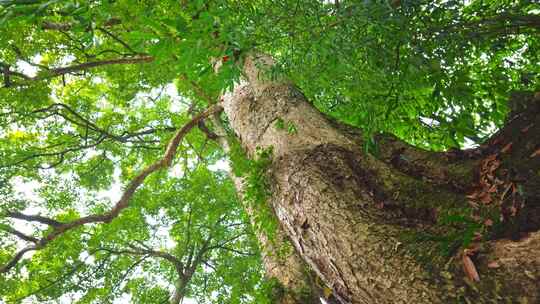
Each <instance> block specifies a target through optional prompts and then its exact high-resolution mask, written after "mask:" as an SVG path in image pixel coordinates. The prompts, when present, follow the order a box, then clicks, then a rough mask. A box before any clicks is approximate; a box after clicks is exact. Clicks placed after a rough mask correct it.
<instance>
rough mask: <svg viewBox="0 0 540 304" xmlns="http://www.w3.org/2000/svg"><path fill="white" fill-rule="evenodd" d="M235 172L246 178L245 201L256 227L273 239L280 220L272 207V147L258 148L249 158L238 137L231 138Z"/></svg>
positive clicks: (232, 161) (231, 157) (231, 154)
mask: <svg viewBox="0 0 540 304" xmlns="http://www.w3.org/2000/svg"><path fill="white" fill-rule="evenodd" d="M229 143H230V146H231V153H230V154H229V157H230V159H231V163H232V169H233V173H234V174H235V175H236V176H238V177H242V178H244V182H245V187H244V193H243V200H244V203H245V204H247V208H249V209H250V210H252V211H253V216H252V221H253V223H254V225H255V227H254V228H255V229H256V230H259V231H261V232H264V233H265V234H266V235H267V236H268V237H269V238H270V239H272V238H273V237H274V235H275V233H276V230H277V228H278V225H279V224H278V222H277V219H276V218H275V215H274V212H273V210H272V208H271V207H270V204H269V202H268V199H269V197H270V185H269V184H268V180H267V169H268V166H269V165H270V164H271V162H272V149H265V150H261V149H260V150H258V151H257V154H256V155H255V157H254V159H249V158H248V157H247V156H246V155H245V152H244V150H243V148H242V146H241V145H240V143H239V142H238V140H237V139H236V138H232V137H230V138H229Z"/></svg>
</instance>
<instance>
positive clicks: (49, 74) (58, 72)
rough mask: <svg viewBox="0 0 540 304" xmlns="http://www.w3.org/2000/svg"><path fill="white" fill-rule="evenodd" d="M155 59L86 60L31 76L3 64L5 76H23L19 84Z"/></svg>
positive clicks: (146, 56) (142, 57) (10, 83)
mask: <svg viewBox="0 0 540 304" xmlns="http://www.w3.org/2000/svg"><path fill="white" fill-rule="evenodd" d="M153 60H154V57H152V56H148V55H141V56H137V57H126V58H115V59H108V60H100V61H90V62H85V63H81V64H75V65H70V66H67V67H59V68H51V69H48V70H47V71H45V72H42V73H38V75H36V76H34V77H31V76H28V75H25V74H23V73H19V72H16V71H12V70H10V69H9V67H8V68H6V64H4V63H1V65H2V66H3V67H4V71H3V73H4V76H5V77H8V76H16V77H19V78H23V79H24V81H23V82H21V83H17V85H22V84H25V83H27V82H32V81H39V80H45V79H49V78H53V77H56V76H62V75H66V74H69V73H74V72H81V71H86V70H89V69H92V68H96V67H100V66H107V65H118V64H136V63H147V62H152V61H153ZM13 84H14V83H13V81H11V82H9V83H6V84H5V87H9V86H10V85H11V86H12V85H13Z"/></svg>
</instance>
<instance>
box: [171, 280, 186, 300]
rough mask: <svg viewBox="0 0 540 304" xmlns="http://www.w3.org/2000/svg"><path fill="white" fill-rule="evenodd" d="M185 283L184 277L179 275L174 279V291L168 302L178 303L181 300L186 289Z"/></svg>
mask: <svg viewBox="0 0 540 304" xmlns="http://www.w3.org/2000/svg"><path fill="white" fill-rule="evenodd" d="M186 285H187V281H186V280H185V279H184V278H182V277H179V278H178V279H177V280H176V283H175V284H174V292H173V295H172V297H171V299H170V301H169V303H170V304H180V303H181V302H182V299H184V294H185V291H186Z"/></svg>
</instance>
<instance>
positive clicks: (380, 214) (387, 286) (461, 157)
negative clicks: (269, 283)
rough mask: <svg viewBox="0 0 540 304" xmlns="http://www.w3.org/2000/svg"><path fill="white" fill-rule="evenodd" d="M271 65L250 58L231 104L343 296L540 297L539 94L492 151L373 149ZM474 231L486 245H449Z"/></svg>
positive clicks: (284, 214) (277, 204)
mask: <svg viewBox="0 0 540 304" xmlns="http://www.w3.org/2000/svg"><path fill="white" fill-rule="evenodd" d="M271 64H272V62H271V59H269V58H268V57H264V56H258V57H257V56H253V57H249V58H247V60H246V61H245V66H244V73H245V75H246V76H247V81H246V82H244V83H241V84H239V85H238V86H237V87H236V88H235V90H234V91H233V92H232V93H230V94H228V95H226V96H224V110H225V113H226V115H227V117H228V119H229V122H230V124H231V127H232V128H233V130H234V131H235V132H236V134H237V136H238V137H239V138H240V140H241V142H242V145H243V147H244V148H245V150H246V151H247V152H248V154H249V155H251V156H253V155H254V154H255V151H256V150H257V148H263V149H264V148H269V147H272V149H273V161H272V164H271V166H270V168H268V175H269V178H270V180H271V184H272V189H271V190H272V198H271V204H272V206H273V208H274V210H275V212H276V215H277V217H278V218H279V221H280V223H281V225H282V227H283V229H284V231H285V233H286V234H287V236H288V239H290V241H291V242H292V244H293V245H294V247H295V249H296V251H297V253H298V254H299V255H300V256H301V258H302V259H303V260H304V261H305V262H306V263H307V264H308V265H309V266H310V267H311V268H312V269H313V270H314V271H315V272H316V273H317V275H318V276H319V277H320V279H322V281H323V282H324V283H325V284H327V286H331V287H332V289H333V294H334V296H335V297H336V298H337V299H339V301H341V302H342V303H447V302H456V301H465V300H466V301H469V302H475V303H483V302H500V301H503V300H504V301H507V302H512V303H515V302H523V303H537V302H538V301H540V295H539V290H540V288H539V287H540V286H539V278H540V233H539V232H537V230H538V227H539V220H538V219H539V212H538V210H539V207H538V206H539V204H540V203H539V201H540V191H539V190H538V189H540V171H539V170H540V151H539V150H538V149H539V148H540V115H538V114H539V113H540V100H539V99H540V98H534V97H531V96H528V97H527V96H521V97H519V98H518V99H519V100H520V101H523V102H521V103H520V104H522V105H524V106H525V107H527V111H525V112H520V114H519V115H517V116H516V115H513V116H512V118H511V119H510V121H509V123H508V125H507V127H506V128H504V129H503V130H502V131H501V132H500V133H498V134H496V135H495V136H494V138H492V139H491V140H490V141H489V142H488V143H487V144H486V145H485V146H484V147H480V148H478V149H475V150H472V151H452V152H448V153H430V152H426V151H422V150H419V149H416V148H414V147H411V146H409V145H407V144H405V143H403V142H400V141H399V140H397V139H395V138H392V137H390V136H380V138H379V139H378V141H379V144H378V146H379V152H378V153H377V155H376V156H374V155H371V154H366V153H363V152H362V142H361V140H362V136H361V135H360V133H359V132H358V130H355V129H353V128H350V127H348V126H343V125H340V124H338V123H336V122H333V121H331V120H329V119H328V118H326V117H325V116H324V115H322V114H321V113H320V112H318V111H317V110H316V109H315V108H314V107H313V106H312V105H311V104H310V103H309V102H308V101H307V100H306V98H305V97H304V95H303V94H302V93H301V92H300V91H299V90H298V89H297V88H296V87H295V86H294V85H292V84H291V83H290V82H288V81H287V80H269V79H268V78H267V77H266V76H265V75H264V73H261V72H260V70H261V67H265V66H266V67H268V66H270V65H271ZM537 97H538V96H537ZM514 114H515V113H514ZM279 125H286V126H290V127H289V128H287V127H286V128H285V129H283V128H282V127H279ZM287 129H289V130H287ZM291 130H292V131H291ZM456 219H457V220H456ZM490 221H491V222H490ZM494 222H495V223H494ZM473 233H477V234H478V233H482V234H483V235H484V239H483V241H480V240H476V241H474V242H473V245H474V246H473V245H468V246H469V247H468V250H467V251H463V250H461V249H460V250H457V251H456V250H452V249H456V248H459V245H462V244H460V242H459V241H460V240H461V241H465V243H467V241H466V240H467V237H464V236H465V235H467V234H473ZM502 237H511V238H513V239H514V241H511V240H508V239H501V238H502ZM476 238H480V236H479V235H477V236H476ZM445 243H448V244H449V245H450V246H447V247H448V248H447V249H448V252H450V255H449V256H447V255H445V254H443V251H442V250H441V249H440V248H444V247H443V246H442V245H444V244H445ZM456 244H457V246H454V245H456ZM464 245H467V244H464Z"/></svg>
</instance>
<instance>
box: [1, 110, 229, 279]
mask: <svg viewBox="0 0 540 304" xmlns="http://www.w3.org/2000/svg"><path fill="white" fill-rule="evenodd" d="M221 110H222V108H221V106H218V105H213V106H211V107H210V108H208V109H207V110H206V111H204V112H202V113H200V114H198V115H196V116H195V117H193V119H192V120H191V121H189V122H188V123H187V124H185V125H184V126H183V127H182V128H181V129H180V130H178V131H177V132H176V134H175V135H174V137H173V138H172V140H171V141H170V142H169V145H168V146H167V149H166V150H165V153H164V155H163V157H162V158H161V159H159V160H157V161H155V162H154V163H153V164H151V165H149V166H148V167H146V168H145V169H143V170H142V171H141V172H140V173H139V174H138V175H137V176H135V178H133V179H132V180H131V182H130V183H129V184H128V186H127V187H126V189H125V190H124V193H123V194H122V196H121V197H120V199H119V200H118V202H117V203H116V204H115V205H114V207H113V208H112V209H111V210H109V211H107V212H105V213H102V214H93V215H89V216H85V217H81V218H79V219H77V220H73V221H71V222H66V223H61V224H60V225H58V226H53V229H52V230H51V231H50V232H49V233H47V234H46V235H45V236H44V237H43V238H41V239H40V240H39V242H38V243H37V244H36V245H35V246H29V247H25V248H23V249H22V250H20V251H19V252H17V253H16V254H15V256H14V257H13V258H12V259H11V260H10V261H9V262H8V263H7V264H6V265H5V266H3V267H1V268H0V273H5V272H7V271H9V270H10V269H11V268H13V267H14V266H15V265H16V264H17V263H18V261H19V260H20V259H21V258H22V257H23V255H24V254H25V253H26V252H28V251H34V250H40V249H42V248H44V247H45V246H46V245H47V244H48V243H49V242H51V241H53V240H54V239H56V238H57V237H58V236H60V235H62V234H64V233H66V232H67V231H69V230H72V229H74V228H77V227H80V226H83V225H86V224H90V223H109V222H111V221H112V220H113V219H115V218H116V217H118V215H119V214H120V212H121V211H122V210H124V209H125V208H127V207H129V202H130V199H131V197H132V196H133V194H134V193H135V191H136V190H137V188H139V186H140V185H141V184H142V183H143V182H144V180H145V179H146V177H148V176H149V175H150V174H152V173H154V172H156V171H159V170H161V169H164V168H168V167H170V166H171V165H172V161H173V159H174V156H175V154H176V150H177V148H178V145H179V144H180V142H181V141H182V139H183V138H184V136H185V135H186V134H187V133H188V132H189V131H190V130H191V129H193V127H196V126H197V124H198V123H199V121H201V120H203V119H205V118H206V117H208V116H209V115H211V114H213V113H216V112H219V111H221ZM19 218H20V217H19ZM21 219H24V218H21Z"/></svg>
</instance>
